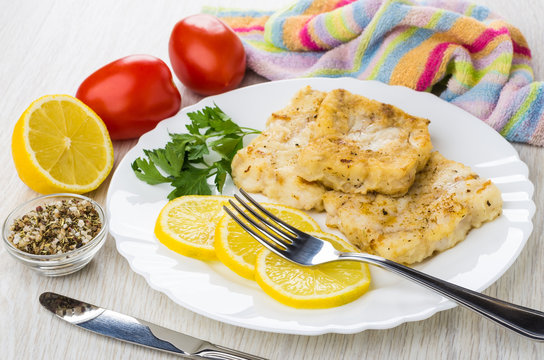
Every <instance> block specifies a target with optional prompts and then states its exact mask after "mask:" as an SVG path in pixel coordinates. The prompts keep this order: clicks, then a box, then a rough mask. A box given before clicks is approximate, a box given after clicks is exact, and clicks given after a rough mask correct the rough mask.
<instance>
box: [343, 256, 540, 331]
mask: <svg viewBox="0 0 544 360" xmlns="http://www.w3.org/2000/svg"><path fill="white" fill-rule="evenodd" d="M339 260H355V261H362V262H365V263H370V264H373V265H376V266H379V267H381V268H384V269H386V270H389V271H392V272H394V273H396V274H398V275H401V276H403V277H405V278H407V279H409V280H412V281H414V282H416V283H418V284H420V285H423V286H425V287H427V288H429V289H431V290H434V291H436V292H437V293H439V294H441V295H443V296H445V297H447V298H448V299H450V300H453V301H455V302H456V303H458V304H460V305H463V306H465V307H467V308H469V309H471V310H473V311H475V312H477V313H479V314H481V315H483V316H485V317H486V318H488V319H490V320H492V321H494V322H496V323H498V324H500V325H503V326H505V327H506V328H508V329H510V330H513V331H515V332H517V333H519V334H521V335H524V336H527V337H529V338H531V339H534V340H539V341H544V313H543V312H541V311H537V310H533V309H529V308H527V307H524V306H519V305H515V304H512V303H508V302H506V301H503V300H499V299H496V298H492V297H490V296H487V295H484V294H480V293H478V292H476V291H472V290H469V289H466V288H464V287H461V286H458V285H455V284H452V283H450V282H447V281H444V280H440V279H438V278H436V277H434V276H431V275H428V274H425V273H422V272H421V271H418V270H415V269H412V268H409V267H407V266H404V265H401V264H398V263H396V262H393V261H390V260H387V259H384V258H382V257H379V256H375V255H369V254H359V253H342V254H340V256H339Z"/></svg>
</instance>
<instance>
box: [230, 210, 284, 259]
mask: <svg viewBox="0 0 544 360" xmlns="http://www.w3.org/2000/svg"><path fill="white" fill-rule="evenodd" d="M223 209H224V210H225V212H226V213H227V214H229V216H230V217H231V218H232V220H234V221H236V223H237V224H238V225H240V226H241V227H242V229H244V230H245V231H247V233H248V234H249V235H251V236H252V237H253V238H254V239H255V240H257V241H258V242H259V243H260V244H261V245H262V246H264V247H265V248H267V249H268V250H270V251H272V252H273V253H275V254H277V255H279V256H282V257H285V256H287V255H286V254H287V253H286V251H285V250H284V249H281V248H279V247H277V246H275V245H273V244H272V243H271V242H268V241H266V240H264V239H263V238H262V237H261V235H260V234H259V233H258V232H257V231H255V230H254V229H253V228H252V227H251V226H249V225H247V224H246V223H244V222H243V221H242V220H240V218H238V217H237V216H236V215H234V213H233V212H232V211H231V210H230V209H229V208H228V207H226V206H223ZM270 240H271V241H274V240H273V239H270ZM274 244H276V242H275V241H274ZM281 246H283V245H281Z"/></svg>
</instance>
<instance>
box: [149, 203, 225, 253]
mask: <svg viewBox="0 0 544 360" xmlns="http://www.w3.org/2000/svg"><path fill="white" fill-rule="evenodd" d="M229 199H232V198H231V197H228V196H204V195H190V196H182V197H179V198H176V199H174V200H172V201H170V202H168V203H167V204H166V205H165V206H164V207H163V209H162V210H161V212H160V214H159V216H158V218H157V221H156V223H155V236H156V237H157V239H159V241H160V242H161V243H162V244H164V245H165V246H166V247H167V248H169V249H170V250H173V251H175V252H177V253H179V254H181V255H185V256H190V257H193V258H197V259H201V260H212V259H216V256H215V248H214V233H215V228H216V226H217V223H218V222H219V220H220V219H221V217H222V216H223V215H224V213H225V212H224V210H223V206H224V205H227V204H228V200H229Z"/></svg>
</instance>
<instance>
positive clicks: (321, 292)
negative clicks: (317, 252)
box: [255, 233, 370, 309]
mask: <svg viewBox="0 0 544 360" xmlns="http://www.w3.org/2000/svg"><path fill="white" fill-rule="evenodd" d="M312 235H314V236H316V237H319V238H321V239H323V240H326V241H329V242H330V243H331V244H332V245H333V246H334V247H335V248H336V249H337V250H340V251H348V252H354V251H356V249H355V248H354V247H353V246H352V245H351V244H349V243H347V242H346V241H344V240H342V239H340V238H338V237H337V236H335V235H333V234H328V233H312ZM255 279H256V281H257V283H258V284H259V286H260V287H261V288H262V289H263V290H264V292H266V293H267V294H268V295H269V296H271V297H272V298H274V299H275V300H277V301H279V302H280V303H282V304H285V305H287V306H291V307H295V308H304V309H323V308H330V307H335V306H340V305H344V304H347V303H349V302H351V301H353V300H355V299H357V298H359V297H360V296H361V295H363V294H364V293H365V292H366V291H367V290H368V287H369V285H370V271H369V269H368V266H367V265H366V264H363V263H360V262H354V261H337V262H332V263H328V264H323V265H317V266H312V267H303V266H298V265H296V264H294V263H292V262H289V261H287V260H284V259H283V258H281V257H279V256H278V255H276V254H274V253H272V252H271V251H269V250H268V249H263V250H261V251H260V252H259V254H258V256H257V261H256V264H255Z"/></svg>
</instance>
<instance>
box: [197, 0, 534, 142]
mask: <svg viewBox="0 0 544 360" xmlns="http://www.w3.org/2000/svg"><path fill="white" fill-rule="evenodd" d="M210 10H211V9H206V10H205V11H207V12H211V11H210ZM213 12H214V13H215V14H216V15H217V16H219V17H221V18H222V19H223V20H224V21H225V22H226V23H227V24H229V25H230V26H231V27H232V28H233V29H234V30H235V31H236V32H237V33H238V35H239V36H240V38H241V39H242V41H243V43H244V45H245V48H246V51H247V58H248V66H249V67H250V68H251V69H253V70H254V71H255V72H257V73H258V74H260V75H262V76H264V77H266V78H268V79H271V80H276V79H286V78H295V77H314V76H327V77H341V76H351V77H356V78H359V79H374V80H379V81H382V82H384V83H388V84H393V85H404V86H407V87H409V88H412V89H416V90H419V91H432V92H433V93H435V94H437V95H438V96H440V97H441V98H442V99H444V100H446V101H449V102H451V103H452V104H455V105H457V106H459V107H461V108H463V109H465V110H466V111H468V112H470V113H472V114H473V115H475V116H477V117H478V118H480V119H482V120H483V121H485V122H486V123H487V124H489V125H490V126H492V127H493V128H494V129H496V130H497V131H499V132H500V133H501V134H502V135H503V136H504V137H505V138H506V139H508V140H510V141H515V142H524V143H529V144H535V145H540V146H544V114H543V113H544V101H543V100H544V91H543V88H544V84H543V83H542V82H534V79H533V70H532V67H531V64H530V60H531V51H530V50H529V48H528V46H527V42H526V41H525V39H524V37H523V35H522V34H521V33H520V31H519V30H518V29H517V28H515V27H513V26H512V25H510V24H508V23H507V22H505V21H504V20H502V19H501V18H499V17H498V16H497V15H495V14H493V13H492V12H490V11H489V9H488V8H486V7H483V6H478V5H474V4H471V3H467V2H465V1H460V0H429V1H409V0H355V1H354V0H313V1H311V0H299V1H297V2H295V3H294V4H292V5H290V6H288V7H286V8H284V9H282V10H279V11H276V12H261V11H245V10H241V11H233V10H226V9H215V10H214V11H213Z"/></svg>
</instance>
